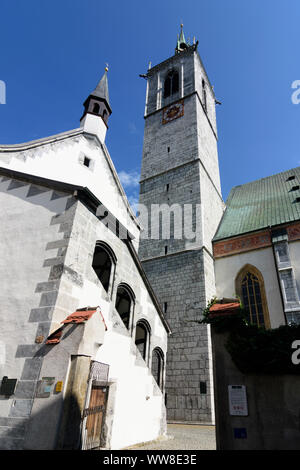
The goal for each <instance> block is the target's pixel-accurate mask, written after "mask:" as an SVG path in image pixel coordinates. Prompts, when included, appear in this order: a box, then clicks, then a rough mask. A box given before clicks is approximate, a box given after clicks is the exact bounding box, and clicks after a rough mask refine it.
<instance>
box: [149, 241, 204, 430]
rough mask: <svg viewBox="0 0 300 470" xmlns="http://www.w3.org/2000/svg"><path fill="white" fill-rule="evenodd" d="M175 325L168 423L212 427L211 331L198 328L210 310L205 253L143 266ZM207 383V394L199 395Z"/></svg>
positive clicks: (170, 354) (171, 343)
mask: <svg viewBox="0 0 300 470" xmlns="http://www.w3.org/2000/svg"><path fill="white" fill-rule="evenodd" d="M143 266H144V269H145V271H146V274H147V276H148V278H149V280H150V282H151V284H152V286H153V288H154V290H155V292H156V294H157V296H158V298H159V300H160V302H161V304H162V305H165V314H166V317H167V320H168V321H169V323H170V324H171V325H172V335H171V336H170V338H169V346H168V354H167V377H166V394H167V398H166V401H167V408H168V420H169V421H196V422H203V423H204V422H205V423H210V422H211V421H212V410H211V398H212V397H211V392H210V390H211V383H210V364H209V352H208V333H207V327H206V326H204V325H200V324H199V323H198V322H199V320H200V319H201V317H202V311H203V308H205V305H206V296H205V281H204V275H203V271H204V256H203V250H194V251H191V252H189V253H187V252H184V253H181V254H180V253H179V254H173V255H170V256H166V257H164V258H159V259H156V260H155V259H154V260H148V261H145V262H144V263H143ZM200 382H205V384H206V393H203V394H202V393H200Z"/></svg>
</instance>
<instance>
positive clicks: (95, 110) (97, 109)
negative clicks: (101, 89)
mask: <svg viewBox="0 0 300 470" xmlns="http://www.w3.org/2000/svg"><path fill="white" fill-rule="evenodd" d="M99 111H100V105H99V103H94V107H93V113H95V114H99Z"/></svg>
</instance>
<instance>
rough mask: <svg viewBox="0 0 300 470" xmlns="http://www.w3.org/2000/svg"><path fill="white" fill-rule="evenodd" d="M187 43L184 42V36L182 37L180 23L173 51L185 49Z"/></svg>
mask: <svg viewBox="0 0 300 470" xmlns="http://www.w3.org/2000/svg"><path fill="white" fill-rule="evenodd" d="M188 46H189V44H188V43H187V42H186V40H185V37H184V32H183V24H181V25H180V36H179V37H178V35H177V45H176V49H175V52H177V53H178V52H181V51H183V50H185V49H186V48H187V47H188Z"/></svg>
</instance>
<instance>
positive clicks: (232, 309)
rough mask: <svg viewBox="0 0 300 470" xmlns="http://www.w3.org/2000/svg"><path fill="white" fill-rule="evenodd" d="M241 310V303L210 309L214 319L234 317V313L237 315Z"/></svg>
mask: <svg viewBox="0 0 300 470" xmlns="http://www.w3.org/2000/svg"><path fill="white" fill-rule="evenodd" d="M239 309H240V304H239V302H232V303H228V304H218V303H216V304H213V305H212V306H211V307H210V309H209V316H210V318H214V317H221V316H223V315H224V316H225V315H232V314H234V313H237V311H238V310H239Z"/></svg>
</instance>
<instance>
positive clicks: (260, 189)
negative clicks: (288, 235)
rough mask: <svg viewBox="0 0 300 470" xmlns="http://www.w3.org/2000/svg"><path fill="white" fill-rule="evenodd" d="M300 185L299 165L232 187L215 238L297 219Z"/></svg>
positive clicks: (231, 235)
mask: <svg viewBox="0 0 300 470" xmlns="http://www.w3.org/2000/svg"><path fill="white" fill-rule="evenodd" d="M299 185H300V167H298V168H294V169H292V170H288V171H285V172H283V173H278V174H277V175H273V176H269V177H267V178H262V179H260V180H257V181H253V182H252V183H247V184H243V185H241V186H235V187H234V188H233V189H232V190H231V191H230V194H229V196H228V199H227V201H226V211H225V213H224V215H223V218H222V220H221V222H220V225H219V228H218V230H217V233H216V235H215V237H214V241H215V240H222V239H224V238H229V237H234V236H236V235H241V234H244V233H248V232H253V231H255V230H260V229H263V228H267V227H271V226H276V225H280V224H284V223H287V222H294V221H296V220H300V190H299V189H298V188H299ZM297 198H299V200H297Z"/></svg>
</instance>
